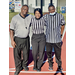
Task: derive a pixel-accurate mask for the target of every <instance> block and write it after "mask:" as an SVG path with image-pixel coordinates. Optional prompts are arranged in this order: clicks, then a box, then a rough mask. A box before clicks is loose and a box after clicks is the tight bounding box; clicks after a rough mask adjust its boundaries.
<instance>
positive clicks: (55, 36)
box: [43, 13, 65, 43]
mask: <svg viewBox="0 0 75 75" xmlns="http://www.w3.org/2000/svg"><path fill="white" fill-rule="evenodd" d="M43 19H44V21H45V23H46V42H49V43H58V42H61V26H62V25H65V20H64V17H63V15H61V14H59V13H56V14H55V15H49V14H46V15H44V16H43Z"/></svg>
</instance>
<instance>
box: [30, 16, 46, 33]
mask: <svg viewBox="0 0 75 75" xmlns="http://www.w3.org/2000/svg"><path fill="white" fill-rule="evenodd" d="M31 26H32V33H33V34H41V33H44V26H45V21H44V19H43V17H42V18H40V19H39V20H37V19H36V18H35V17H32V19H31Z"/></svg>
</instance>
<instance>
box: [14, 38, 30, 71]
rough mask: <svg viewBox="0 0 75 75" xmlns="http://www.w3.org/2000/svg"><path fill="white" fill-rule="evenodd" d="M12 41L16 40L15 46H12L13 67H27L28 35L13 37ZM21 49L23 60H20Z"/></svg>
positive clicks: (18, 69)
mask: <svg viewBox="0 0 75 75" xmlns="http://www.w3.org/2000/svg"><path fill="white" fill-rule="evenodd" d="M14 41H15V42H16V47H15V48H14V60H15V67H16V71H20V70H21V67H27V63H28V57H29V50H30V41H29V37H27V38H18V37H15V38H14ZM21 50H23V61H22V60H21Z"/></svg>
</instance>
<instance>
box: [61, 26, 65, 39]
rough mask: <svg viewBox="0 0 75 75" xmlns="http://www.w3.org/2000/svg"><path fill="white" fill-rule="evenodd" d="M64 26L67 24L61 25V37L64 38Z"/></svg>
mask: <svg viewBox="0 0 75 75" xmlns="http://www.w3.org/2000/svg"><path fill="white" fill-rule="evenodd" d="M64 27H65V25H63V26H61V38H62V35H63V32H64Z"/></svg>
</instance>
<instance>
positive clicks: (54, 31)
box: [43, 5, 65, 70]
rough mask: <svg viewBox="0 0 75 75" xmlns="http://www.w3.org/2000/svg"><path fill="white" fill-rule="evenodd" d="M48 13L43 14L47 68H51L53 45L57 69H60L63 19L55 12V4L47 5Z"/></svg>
mask: <svg viewBox="0 0 75 75" xmlns="http://www.w3.org/2000/svg"><path fill="white" fill-rule="evenodd" d="M48 10H49V14H46V15H44V16H43V17H44V19H45V22H46V24H47V26H46V53H47V57H48V62H49V70H53V60H52V49H53V47H54V51H55V57H56V62H57V64H58V70H61V64H62V62H61V37H62V35H63V31H64V26H65V20H64V17H63V15H61V14H59V13H57V12H55V6H54V5H49V7H48Z"/></svg>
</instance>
